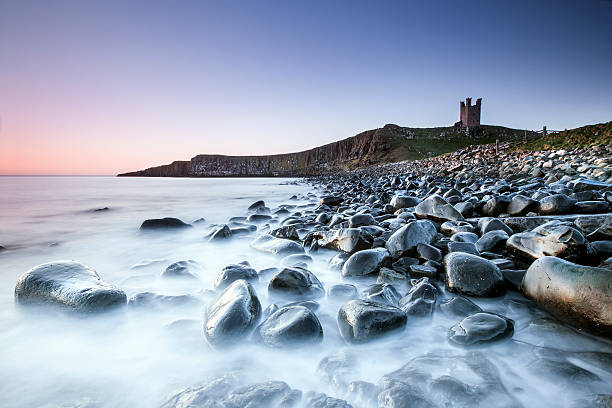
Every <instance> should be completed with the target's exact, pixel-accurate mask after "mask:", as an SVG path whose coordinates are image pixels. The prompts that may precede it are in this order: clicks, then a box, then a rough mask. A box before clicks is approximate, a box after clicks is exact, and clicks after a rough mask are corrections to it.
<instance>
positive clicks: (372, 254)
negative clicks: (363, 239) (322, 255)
mask: <svg viewBox="0 0 612 408" xmlns="http://www.w3.org/2000/svg"><path fill="white" fill-rule="evenodd" d="M390 261H391V257H390V255H389V251H387V250H386V249H385V248H374V249H365V250H363V251H357V252H355V253H354V254H353V255H351V256H350V258H349V259H347V260H346V262H345V263H344V265H343V266H342V276H343V277H345V278H348V277H362V276H367V275H370V274H374V273H377V272H378V271H379V270H380V268H381V267H383V266H385V265H387V264H388V263H389V262H390Z"/></svg>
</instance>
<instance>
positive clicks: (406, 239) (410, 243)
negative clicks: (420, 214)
mask: <svg viewBox="0 0 612 408" xmlns="http://www.w3.org/2000/svg"><path fill="white" fill-rule="evenodd" d="M436 233H437V230H436V226H435V225H434V223H432V222H431V221H429V220H421V221H414V222H412V223H410V224H408V225H405V226H403V227H401V228H400V229H398V230H397V231H395V232H394V233H393V234H392V235H391V236H390V237H389V239H388V240H387V243H386V245H385V247H386V248H387V249H388V250H389V253H390V254H391V256H392V257H393V258H397V257H399V256H402V255H404V254H409V253H410V252H412V251H413V250H415V249H416V247H417V245H418V244H430V243H431V242H432V241H433V239H434V238H435V237H436Z"/></svg>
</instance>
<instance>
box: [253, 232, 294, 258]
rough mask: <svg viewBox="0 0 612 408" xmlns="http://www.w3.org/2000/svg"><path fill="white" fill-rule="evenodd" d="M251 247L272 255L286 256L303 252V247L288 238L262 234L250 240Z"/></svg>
mask: <svg viewBox="0 0 612 408" xmlns="http://www.w3.org/2000/svg"><path fill="white" fill-rule="evenodd" d="M251 247H252V248H254V249H256V250H258V251H261V252H268V253H271V254H273V255H279V256H286V255H291V254H301V253H304V248H303V247H302V246H301V245H300V244H299V243H297V242H295V241H291V240H289V239H283V238H276V237H273V236H272V235H262V236H260V237H259V238H257V239H256V240H255V241H253V242H251Z"/></svg>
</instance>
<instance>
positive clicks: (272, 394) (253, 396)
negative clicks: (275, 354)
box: [177, 381, 291, 408]
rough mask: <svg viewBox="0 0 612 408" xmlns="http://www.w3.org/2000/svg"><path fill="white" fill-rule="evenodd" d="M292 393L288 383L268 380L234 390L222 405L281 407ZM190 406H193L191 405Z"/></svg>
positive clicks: (228, 407) (233, 407) (224, 406)
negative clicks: (282, 402)
mask: <svg viewBox="0 0 612 408" xmlns="http://www.w3.org/2000/svg"><path fill="white" fill-rule="evenodd" d="M290 393H291V388H290V387H289V386H288V385H287V384H286V383H284V382H282V381H268V382H264V383H259V384H253V385H249V386H247V387H243V388H239V389H237V390H235V391H233V392H232V393H231V394H229V395H228V396H227V397H226V398H225V399H224V400H223V401H222V405H221V406H222V407H223V408H245V407H253V408H264V407H266V408H267V407H271V408H280V407H281V406H282V405H281V404H280V403H281V401H283V399H284V398H285V397H286V396H287V395H289V394H290ZM196 406H197V405H196ZM196 406H194V408H195V407H196ZM188 407H189V408H191V406H188ZM177 408H178V407H177Z"/></svg>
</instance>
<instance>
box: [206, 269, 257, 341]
mask: <svg viewBox="0 0 612 408" xmlns="http://www.w3.org/2000/svg"><path fill="white" fill-rule="evenodd" d="M260 316H261V303H259V299H258V298H257V294H256V293H255V289H253V287H252V286H251V284H250V283H248V282H247V281H245V280H237V281H235V282H234V283H232V284H231V285H230V286H228V287H227V288H226V289H225V290H224V291H223V293H221V295H220V296H219V298H218V299H217V301H216V302H215V303H214V304H213V305H212V306H211V307H210V309H209V310H208V313H207V315H206V318H205V320H204V336H205V337H206V340H208V342H209V343H210V344H211V345H212V346H213V347H225V346H229V345H232V344H235V343H237V342H239V341H240V340H243V339H245V338H246V337H247V336H248V335H249V334H250V333H251V331H252V330H253V328H254V327H255V325H256V324H257V322H258V320H259V317H260Z"/></svg>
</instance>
